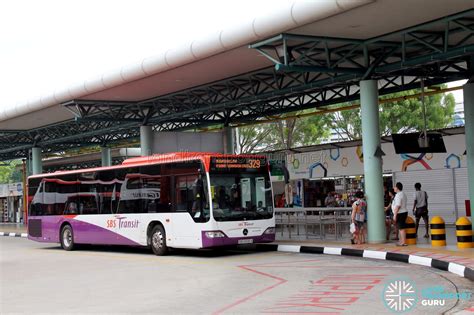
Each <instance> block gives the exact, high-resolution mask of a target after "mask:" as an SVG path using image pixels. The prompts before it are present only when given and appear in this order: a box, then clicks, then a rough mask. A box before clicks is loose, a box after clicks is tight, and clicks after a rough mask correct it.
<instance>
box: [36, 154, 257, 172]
mask: <svg viewBox="0 0 474 315" xmlns="http://www.w3.org/2000/svg"><path fill="white" fill-rule="evenodd" d="M211 157H220V158H230V157H243V158H266V157H265V156H264V155H255V154H223V153H215V152H173V153H165V154H153V155H150V156H140V157H135V158H130V159H126V160H125V161H123V162H122V164H121V165H115V166H106V167H94V168H83V169H77V170H72V171H56V172H54V173H44V174H36V175H31V176H29V177H28V178H41V177H49V176H55V175H66V174H77V173H82V172H97V171H105V170H112V169H120V168H126V167H131V166H141V165H152V164H166V163H173V162H189V161H196V160H200V161H201V162H203V163H204V166H205V168H206V171H209V165H210V160H211Z"/></svg>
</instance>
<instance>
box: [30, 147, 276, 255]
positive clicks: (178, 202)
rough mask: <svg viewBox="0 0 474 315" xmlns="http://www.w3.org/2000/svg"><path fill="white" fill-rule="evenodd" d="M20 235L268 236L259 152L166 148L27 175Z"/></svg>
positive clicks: (206, 244) (258, 239)
mask: <svg viewBox="0 0 474 315" xmlns="http://www.w3.org/2000/svg"><path fill="white" fill-rule="evenodd" d="M28 201H29V216H28V238H29V239H31V240H35V241H38V242H52V243H61V246H62V247H63V248H64V249H65V250H72V249H73V248H74V246H75V245H76V244H104V245H132V246H149V247H151V248H152V250H153V252H154V253H155V254H157V255H163V254H165V253H166V252H167V250H168V248H196V249H197V248H210V247H217V246H226V245H238V244H248V243H264V242H272V241H274V240H275V218H274V215H273V209H274V207H273V197H272V189H271V182H270V173H269V166H268V162H267V160H266V158H265V157H264V156H254V155H224V154H217V153H170V154H161V155H153V156H149V157H139V158H132V159H128V160H125V161H124V162H123V163H122V165H118V166H111V167H100V168H93V169H83V170H74V171H63V172H55V173H51V174H41V175H34V176H30V177H29V178H28Z"/></svg>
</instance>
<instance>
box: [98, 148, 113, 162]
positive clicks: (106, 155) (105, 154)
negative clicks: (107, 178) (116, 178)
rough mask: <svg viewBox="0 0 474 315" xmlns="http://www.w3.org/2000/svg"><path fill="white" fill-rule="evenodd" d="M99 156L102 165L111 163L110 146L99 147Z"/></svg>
mask: <svg viewBox="0 0 474 315" xmlns="http://www.w3.org/2000/svg"><path fill="white" fill-rule="evenodd" d="M100 156H101V160H102V166H110V165H112V158H111V156H110V148H107V147H100Z"/></svg>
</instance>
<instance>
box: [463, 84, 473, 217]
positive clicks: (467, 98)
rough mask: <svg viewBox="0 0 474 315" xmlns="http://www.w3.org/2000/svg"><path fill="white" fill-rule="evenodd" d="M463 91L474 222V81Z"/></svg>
mask: <svg viewBox="0 0 474 315" xmlns="http://www.w3.org/2000/svg"><path fill="white" fill-rule="evenodd" d="M463 93H464V128H465V133H466V159H467V179H468V180H467V181H468V185H469V200H471V222H474V82H472V83H467V84H465V85H464V87H463Z"/></svg>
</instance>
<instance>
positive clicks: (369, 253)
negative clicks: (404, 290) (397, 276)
mask: <svg viewBox="0 0 474 315" xmlns="http://www.w3.org/2000/svg"><path fill="white" fill-rule="evenodd" d="M256 246H257V247H256V248H257V249H259V250H262V251H277V252H291V253H302V254H324V255H339V256H352V257H362V258H372V259H382V260H392V261H398V262H404V263H407V264H414V265H421V266H426V267H430V268H436V269H440V270H444V271H449V272H451V273H454V274H456V275H458V276H461V277H463V278H467V279H469V280H471V281H474V270H473V269H471V268H469V267H466V266H463V265H460V264H456V263H452V262H448V261H443V260H439V259H434V258H429V257H423V256H416V255H409V254H400V253H393V252H381V251H374V250H367V249H353V248H342V247H320V246H301V245H278V244H256Z"/></svg>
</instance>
